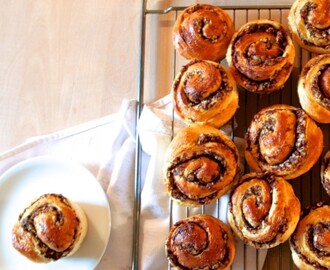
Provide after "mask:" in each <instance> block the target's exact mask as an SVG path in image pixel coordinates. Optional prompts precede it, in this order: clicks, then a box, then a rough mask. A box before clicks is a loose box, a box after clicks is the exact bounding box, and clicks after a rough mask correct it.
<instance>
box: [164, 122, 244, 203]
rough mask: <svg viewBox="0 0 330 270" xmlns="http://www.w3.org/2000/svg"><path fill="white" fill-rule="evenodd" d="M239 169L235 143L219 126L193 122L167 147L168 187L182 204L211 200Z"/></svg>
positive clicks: (225, 190)
mask: <svg viewBox="0 0 330 270" xmlns="http://www.w3.org/2000/svg"><path fill="white" fill-rule="evenodd" d="M237 172H238V150H237V148H236V145H235V144H234V143H233V142H232V141H231V140H230V139H229V138H228V137H227V136H226V135H225V134H224V133H222V132H221V131H219V130H217V129H216V128H213V127H210V126H199V125H194V126H191V127H187V128H184V129H182V130H180V131H179V132H178V134H177V135H176V136H175V137H174V139H173V140H172V142H171V143H170V145H169V147H168V150H167V153H166V157H165V162H164V183H165V189H166V191H167V193H168V194H169V196H171V197H172V198H173V199H174V200H175V201H176V202H178V203H179V204H182V205H187V206H199V205H203V204H209V203H211V202H212V201H214V200H215V199H217V198H219V197H220V196H221V195H223V194H224V193H226V192H227V191H228V190H229V189H230V188H231V186H232V185H233V183H234V181H235V180H236V178H235V177H236V174H237Z"/></svg>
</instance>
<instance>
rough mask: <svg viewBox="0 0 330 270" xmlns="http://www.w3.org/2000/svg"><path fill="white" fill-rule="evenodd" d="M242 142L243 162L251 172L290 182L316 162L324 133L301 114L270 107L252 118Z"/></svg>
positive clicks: (289, 107) (286, 109) (296, 111)
mask: <svg viewBox="0 0 330 270" xmlns="http://www.w3.org/2000/svg"><path fill="white" fill-rule="evenodd" d="M245 141H246V146H245V158H246V161H247V163H248V164H249V166H250V168H251V169H252V170H254V171H259V172H267V173H271V174H275V175H278V176H282V177H284V178H285V179H293V178H296V177H298V176H300V175H302V174H304V173H306V172H307V171H308V170H309V169H310V168H311V167H312V166H313V165H314V164H315V163H316V162H317V160H318V159H319V157H320V155H321V153H322V148H323V133H322V130H321V129H320V128H319V127H318V126H317V125H316V123H315V122H314V120H312V119H311V118H310V117H309V116H308V114H307V113H306V112H305V111H304V110H302V109H300V108H296V107H293V106H289V105H284V104H283V105H272V106H269V107H267V108H264V109H262V110H261V111H259V112H258V113H257V114H256V115H255V116H254V117H253V119H252V121H251V123H250V125H249V127H248V129H247V132H246V135H245Z"/></svg>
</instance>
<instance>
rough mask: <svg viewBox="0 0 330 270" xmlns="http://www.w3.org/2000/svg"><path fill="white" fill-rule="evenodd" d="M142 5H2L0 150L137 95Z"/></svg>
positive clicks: (114, 109) (98, 113)
mask: <svg viewBox="0 0 330 270" xmlns="http://www.w3.org/2000/svg"><path fill="white" fill-rule="evenodd" d="M140 6H141V4H140V1H139V0H136V1H121V2H120V4H119V3H118V2H117V1H108V0H98V1H55V0H54V1H44V0H36V1H2V2H1V4H0V17H1V20H0V87H1V92H0V93H1V95H0V129H1V131H2V132H1V135H0V151H3V150H6V149H9V148H10V147H13V146H15V145H16V144H19V143H21V142H22V141H24V140H25V139H26V138H28V137H31V136H35V135H42V134H46V133H49V132H53V131H56V130H59V129H63V128H66V127H69V126H72V125H76V124H79V123H82V122H85V121H89V120H93V119H95V118H98V117H101V116H105V115H107V114H111V113H114V112H117V111H118V109H119V106H120V104H121V101H122V99H123V98H129V99H131V98H135V96H136V87H137V68H138V45H139V29H140V17H139V15H140ZM123 18H126V19H123Z"/></svg>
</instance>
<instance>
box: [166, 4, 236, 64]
mask: <svg viewBox="0 0 330 270" xmlns="http://www.w3.org/2000/svg"><path fill="white" fill-rule="evenodd" d="M233 34H234V26H233V22H232V20H231V18H230V17H229V15H228V14H227V13H226V12H225V11H224V10H223V9H221V8H220V7H217V6H213V5H209V4H196V5H192V6H189V7H187V8H186V9H184V10H183V11H182V13H180V14H179V16H178V18H177V19H176V21H175V24H174V27H173V31H172V37H173V44H174V47H175V48H176V50H177V51H178V52H179V54H180V55H182V56H183V57H184V58H186V59H189V60H190V59H203V60H211V61H220V60H222V59H223V58H225V55H226V50H227V47H228V44H229V42H230V39H231V37H232V35H233Z"/></svg>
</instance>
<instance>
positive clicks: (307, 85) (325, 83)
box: [298, 36, 330, 123]
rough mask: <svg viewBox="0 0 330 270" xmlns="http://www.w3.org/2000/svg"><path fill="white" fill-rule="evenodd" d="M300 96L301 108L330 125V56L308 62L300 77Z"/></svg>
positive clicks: (316, 57)
mask: <svg viewBox="0 0 330 270" xmlns="http://www.w3.org/2000/svg"><path fill="white" fill-rule="evenodd" d="M329 38H330V36H329ZM298 95H299V101H300V105H301V107H302V108H303V109H304V110H305V111H306V112H307V113H308V114H309V115H310V116H311V117H312V118H313V119H314V120H315V121H317V122H320V123H330V54H324V55H318V56H315V57H313V58H312V59H310V60H309V61H308V62H307V64H306V65H305V66H304V68H303V69H302V71H301V74H300V77H299V82H298Z"/></svg>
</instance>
